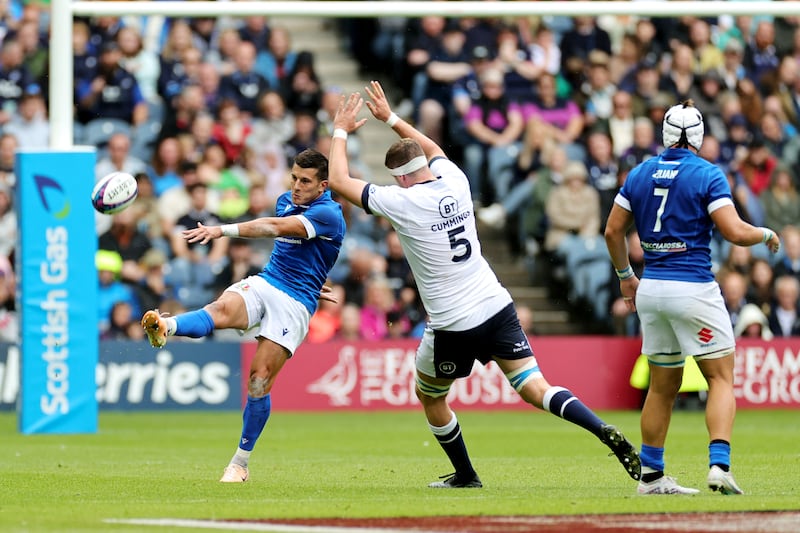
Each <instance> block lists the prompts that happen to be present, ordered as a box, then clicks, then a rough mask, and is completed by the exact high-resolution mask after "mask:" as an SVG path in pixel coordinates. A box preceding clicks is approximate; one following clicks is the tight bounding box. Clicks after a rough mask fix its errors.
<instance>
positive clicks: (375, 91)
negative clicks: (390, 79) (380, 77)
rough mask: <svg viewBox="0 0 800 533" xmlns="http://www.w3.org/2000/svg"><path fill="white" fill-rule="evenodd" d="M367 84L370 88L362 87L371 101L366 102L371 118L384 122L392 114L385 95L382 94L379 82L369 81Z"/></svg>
mask: <svg viewBox="0 0 800 533" xmlns="http://www.w3.org/2000/svg"><path fill="white" fill-rule="evenodd" d="M369 83H370V86H368V87H364V90H365V91H367V94H368V95H369V98H370V100H372V101H371V102H370V101H369V100H367V108H368V109H369V110H370V113H372V116H373V117H375V118H377V119H378V120H380V121H381V122H386V121H387V120H388V118H389V116H390V115H391V114H392V107H391V106H390V105H389V100H387V99H386V93H384V92H383V87H381V84H380V82H378V81H371V82H369Z"/></svg>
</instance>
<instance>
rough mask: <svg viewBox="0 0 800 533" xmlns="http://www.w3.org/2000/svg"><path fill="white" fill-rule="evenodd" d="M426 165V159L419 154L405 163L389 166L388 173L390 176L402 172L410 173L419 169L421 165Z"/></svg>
mask: <svg viewBox="0 0 800 533" xmlns="http://www.w3.org/2000/svg"><path fill="white" fill-rule="evenodd" d="M425 166H428V160H427V159H425V156H424V155H419V156H417V157H415V158H414V159H412V160H411V161H409V162H408V163H406V164H405V165H400V166H399V167H397V168H390V169H389V173H391V175H392V176H402V175H404V174H411V173H412V172H416V171H417V170H419V169H421V168H422V167H425Z"/></svg>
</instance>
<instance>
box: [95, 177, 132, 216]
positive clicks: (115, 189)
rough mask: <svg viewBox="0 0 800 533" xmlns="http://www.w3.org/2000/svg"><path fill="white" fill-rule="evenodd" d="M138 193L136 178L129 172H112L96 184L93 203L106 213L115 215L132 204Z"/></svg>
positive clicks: (98, 209) (96, 207)
mask: <svg viewBox="0 0 800 533" xmlns="http://www.w3.org/2000/svg"><path fill="white" fill-rule="evenodd" d="M138 194H139V187H138V186H137V185H136V178H134V177H133V176H131V175H130V174H128V173H127V172H112V173H111V174H108V175H107V176H104V177H103V178H101V179H100V181H98V182H97V183H96V184H95V186H94V190H93V191H92V205H93V206H94V208H95V209H97V211H99V212H100V213H103V214H104V215H113V214H114V213H119V212H120V211H122V210H123V209H125V208H126V207H128V206H129V205H131V204H132V203H133V202H134V200H136V196H137V195H138Z"/></svg>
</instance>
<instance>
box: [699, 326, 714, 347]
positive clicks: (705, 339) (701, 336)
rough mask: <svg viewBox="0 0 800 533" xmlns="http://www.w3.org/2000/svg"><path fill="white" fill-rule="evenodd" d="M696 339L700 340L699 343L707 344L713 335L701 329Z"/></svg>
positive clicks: (706, 329) (709, 331) (705, 329)
mask: <svg viewBox="0 0 800 533" xmlns="http://www.w3.org/2000/svg"><path fill="white" fill-rule="evenodd" d="M697 338H698V339H700V342H702V343H704V344H708V343H709V342H711V339H713V338H714V333H713V332H712V331H711V330H710V329H708V328H703V329H701V330H700V331H698V332H697Z"/></svg>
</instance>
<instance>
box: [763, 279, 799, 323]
mask: <svg viewBox="0 0 800 533" xmlns="http://www.w3.org/2000/svg"><path fill="white" fill-rule="evenodd" d="M769 327H770V330H771V331H772V333H774V334H775V336H777V337H797V336H800V281H798V279H797V277H796V276H792V275H781V276H777V277H776V278H775V300H774V302H773V304H772V309H771V311H770V314H769Z"/></svg>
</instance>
